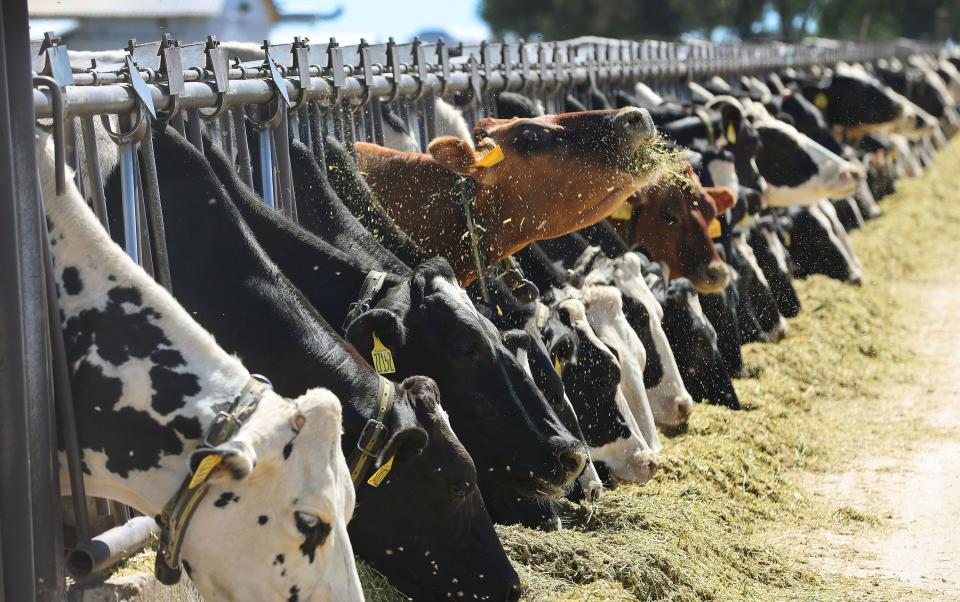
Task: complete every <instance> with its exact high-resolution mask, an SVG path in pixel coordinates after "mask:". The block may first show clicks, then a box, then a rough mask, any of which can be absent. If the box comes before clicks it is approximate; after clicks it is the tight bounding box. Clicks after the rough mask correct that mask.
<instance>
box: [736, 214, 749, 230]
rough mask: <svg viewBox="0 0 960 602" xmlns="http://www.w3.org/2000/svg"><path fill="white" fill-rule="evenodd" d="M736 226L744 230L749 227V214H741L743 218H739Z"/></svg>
mask: <svg viewBox="0 0 960 602" xmlns="http://www.w3.org/2000/svg"><path fill="white" fill-rule="evenodd" d="M737 225H738V226H740V227H742V228H746V227H747V226H749V225H750V214H749V213H744V214H743V217H742V218H740V221H739V222H737Z"/></svg>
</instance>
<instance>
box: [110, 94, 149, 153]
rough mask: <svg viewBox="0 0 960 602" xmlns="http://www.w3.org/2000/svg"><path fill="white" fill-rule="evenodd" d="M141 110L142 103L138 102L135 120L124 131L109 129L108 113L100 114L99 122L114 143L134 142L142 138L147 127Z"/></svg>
mask: <svg viewBox="0 0 960 602" xmlns="http://www.w3.org/2000/svg"><path fill="white" fill-rule="evenodd" d="M143 112H144V110H143V105H141V104H140V103H139V102H138V103H137V120H136V121H135V122H134V124H133V125H132V126H130V129H129V130H128V131H126V132H114V131H113V130H111V129H110V116H109V115H101V116H100V123H102V124H103V129H104V131H105V132H106V133H107V136H109V137H110V140H113V142H114V144H135V143H137V142H140V140H142V139H143V135H144V133H145V130H146V128H147V120H146V119H144V117H143Z"/></svg>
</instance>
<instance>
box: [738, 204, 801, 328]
mask: <svg viewBox="0 0 960 602" xmlns="http://www.w3.org/2000/svg"><path fill="white" fill-rule="evenodd" d="M748 242H749V243H750V248H752V249H753V254H754V256H756V258H757V264H758V265H759V266H760V269H761V270H762V271H763V275H764V276H766V278H767V283H768V284H769V285H770V292H771V293H772V294H773V298H774V300H775V301H776V304H777V309H778V310H779V311H780V313H781V314H782V315H784V316H786V317H788V318H792V317H794V316H796V315H797V314H798V313H800V298H799V297H798V296H797V291H796V289H795V288H794V287H793V281H792V279H791V277H790V262H791V259H790V254H789V252H788V251H787V249H786V246H785V245H784V244H783V240H782V238H781V232H780V227H779V225H778V224H777V223H776V222H775V221H774V220H773V219H772V218H769V217H767V218H761V219H757V220H754V222H753V224H752V225H751V227H750V235H749V238H748Z"/></svg>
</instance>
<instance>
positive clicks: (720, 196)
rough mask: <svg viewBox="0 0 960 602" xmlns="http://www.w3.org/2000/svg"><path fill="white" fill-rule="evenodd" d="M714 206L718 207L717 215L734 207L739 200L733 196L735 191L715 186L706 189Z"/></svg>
mask: <svg viewBox="0 0 960 602" xmlns="http://www.w3.org/2000/svg"><path fill="white" fill-rule="evenodd" d="M705 190H706V192H707V194H708V195H710V198H711V199H713V204H714V205H716V206H717V215H719V214H721V213H723V212H725V211H726V210H727V209H729V208H731V207H733V206H734V205H735V204H736V202H737V199H736V197H734V196H733V191H732V190H730V189H729V188H727V187H726V186H713V187H710V188H706V189H705Z"/></svg>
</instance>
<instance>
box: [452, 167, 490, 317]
mask: <svg viewBox="0 0 960 602" xmlns="http://www.w3.org/2000/svg"><path fill="white" fill-rule="evenodd" d="M453 201H454V202H455V203H456V204H458V205H460V208H461V210H462V211H463V218H464V221H465V222H466V226H467V234H466V238H467V244H468V245H469V246H470V257H471V259H472V260H473V267H474V269H475V270H476V271H477V279H478V280H479V281H480V294H481V296H482V297H483V301H484V303H487V304H488V305H489V304H490V303H491V302H492V301H491V297H490V285H489V277H490V276H489V274H488V272H489V271H490V270H491V269H492V262H491V261H490V257H488V256H487V255H486V254H485V253H483V251H482V250H481V248H480V236H481V234H483V233H484V232H486V229H485V228H484V227H483V226H481V225H479V224H477V220H476V212H477V182H476V180H474V179H473V178H471V177H468V176H460V175H458V176H457V179H456V180H455V181H454V197H453Z"/></svg>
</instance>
